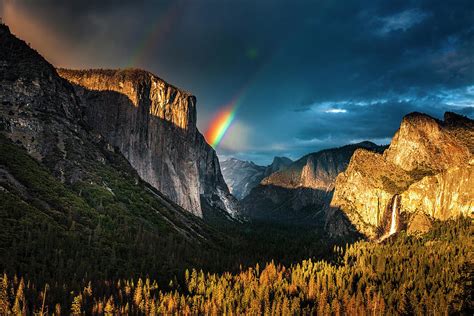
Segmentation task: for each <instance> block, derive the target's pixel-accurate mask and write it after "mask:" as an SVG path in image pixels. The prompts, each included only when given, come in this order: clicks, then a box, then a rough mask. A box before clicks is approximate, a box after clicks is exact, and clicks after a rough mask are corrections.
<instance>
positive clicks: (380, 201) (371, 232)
mask: <svg viewBox="0 0 474 316" xmlns="http://www.w3.org/2000/svg"><path fill="white" fill-rule="evenodd" d="M473 133H474V123H473V121H472V120H470V119H468V118H465V117H462V116H459V115H457V114H454V113H446V114H445V120H444V121H439V120H436V119H434V118H431V117H429V116H427V115H425V114H420V113H412V114H409V115H407V116H406V117H405V118H404V119H403V121H402V123H401V126H400V128H399V130H398V131H397V133H396V134H395V136H394V138H393V140H392V143H391V144H390V147H389V148H388V149H387V150H386V151H385V152H384V153H383V154H377V153H373V152H368V151H365V150H357V151H356V152H355V153H354V155H353V157H352V158H351V161H350V163H349V166H348V168H347V170H346V171H345V172H343V173H341V174H340V175H339V176H338V177H337V179H336V184H335V191H334V195H333V199H332V201H331V206H332V207H335V208H340V209H341V210H342V211H343V212H344V213H345V214H346V215H347V217H348V218H349V219H350V221H351V222H352V223H353V224H354V225H355V226H356V227H357V228H358V229H359V230H360V231H361V232H363V233H364V234H366V235H367V236H368V237H371V238H376V237H378V236H379V235H380V234H384V233H386V232H385V231H383V229H382V230H381V225H382V219H383V218H384V216H387V214H385V213H386V209H387V205H388V204H389V203H390V201H391V200H392V198H393V196H394V195H396V194H398V195H400V201H399V209H400V212H402V213H405V215H406V216H404V218H406V219H407V220H408V221H410V218H411V217H412V214H415V213H418V212H423V213H424V214H426V215H429V216H431V217H433V218H436V219H440V220H446V219H448V218H452V217H456V216H459V215H460V214H464V215H467V216H471V215H472V213H473V212H474V205H472V201H473V200H474V191H473V189H472V188H473V186H474V183H473V171H472V155H473V151H472V150H473V144H472V142H473V141H474V134H473Z"/></svg>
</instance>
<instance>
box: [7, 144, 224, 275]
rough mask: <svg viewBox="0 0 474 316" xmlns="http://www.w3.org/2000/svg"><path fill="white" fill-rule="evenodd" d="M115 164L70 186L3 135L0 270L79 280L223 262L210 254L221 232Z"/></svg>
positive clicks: (95, 167) (97, 168)
mask: <svg viewBox="0 0 474 316" xmlns="http://www.w3.org/2000/svg"><path fill="white" fill-rule="evenodd" d="M118 163H119V162H114V161H113V160H112V161H111V162H110V163H109V164H101V163H97V164H92V165H90V166H88V168H89V169H88V170H89V171H91V172H90V174H89V175H88V177H87V178H85V179H83V180H82V181H79V182H77V183H75V184H74V185H67V184H63V183H61V182H60V181H58V180H57V179H56V178H55V177H53V176H52V175H51V174H50V172H49V171H48V169H47V168H46V167H44V166H43V165H42V164H40V163H38V162H37V161H35V160H34V159H32V158H31V157H30V156H29V155H28V154H27V153H26V151H25V150H23V149H22V148H20V147H19V146H17V145H15V144H13V143H11V142H10V141H9V140H7V139H6V138H5V137H3V136H0V254H1V255H0V269H1V270H2V271H3V270H4V271H7V272H8V273H12V274H15V273H16V274H22V275H29V276H30V277H31V280H32V281H36V282H44V281H51V280H55V281H57V282H63V281H65V280H67V281H68V282H71V283H72V284H74V282H76V281H78V282H79V281H80V280H82V279H83V278H84V277H88V278H92V279H95V278H98V279H105V278H116V277H124V276H127V277H128V276H139V275H142V274H144V273H147V272H148V271H150V272H149V273H150V275H151V276H153V277H160V278H161V277H163V278H171V277H172V276H174V275H176V274H177V273H178V272H179V273H181V271H183V270H184V269H185V268H187V267H189V266H203V267H206V268H208V269H211V268H213V267H218V266H219V265H220V264H221V263H222V262H220V259H219V258H217V257H215V261H211V262H210V261H209V260H208V257H209V256H210V255H211V253H212V254H214V253H216V250H217V249H221V250H222V247H221V246H219V245H220V244H222V243H223V239H222V238H223V237H222V235H220V234H219V233H218V232H216V231H214V230H213V229H212V228H210V227H209V226H207V225H205V224H204V223H203V222H202V220H200V219H199V218H196V217H195V216H193V215H191V214H189V213H187V212H186V211H184V210H181V209H179V208H176V207H175V208H176V209H173V208H172V204H171V203H170V202H169V201H167V200H166V198H164V197H162V196H161V195H160V194H159V193H158V192H156V191H155V190H153V189H152V188H151V187H149V186H148V185H146V184H145V183H143V182H141V181H138V180H137V179H138V177H133V176H131V175H130V174H128V173H127V172H125V171H123V170H127V169H126V168H125V167H123V166H119V167H120V168H119V167H117V164H118ZM118 170H121V171H118ZM198 236H202V237H198ZM196 247H199V249H200V251H199V253H196V250H195V249H196ZM151 271H152V272H151Z"/></svg>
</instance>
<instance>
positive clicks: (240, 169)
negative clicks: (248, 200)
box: [221, 157, 292, 200]
mask: <svg viewBox="0 0 474 316" xmlns="http://www.w3.org/2000/svg"><path fill="white" fill-rule="evenodd" d="M291 163H292V161H291V159H289V158H286V157H275V158H273V162H272V163H271V164H270V165H268V166H266V167H264V166H259V165H256V164H254V163H253V162H251V161H242V160H239V159H235V158H231V159H228V160H226V161H223V162H222V163H221V167H222V175H223V176H224V180H225V181H226V183H227V185H228V186H229V189H230V192H231V193H232V195H234V196H235V197H236V198H237V199H239V200H241V199H243V198H244V197H246V196H247V195H248V194H249V193H250V190H252V189H253V188H254V187H256V186H257V185H258V184H259V183H260V181H262V179H263V178H265V177H267V176H269V175H270V174H272V173H274V172H277V171H280V170H283V169H285V168H286V167H287V166H288V165H290V164H291Z"/></svg>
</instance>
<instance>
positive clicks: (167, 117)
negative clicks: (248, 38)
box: [58, 69, 235, 216]
mask: <svg viewBox="0 0 474 316" xmlns="http://www.w3.org/2000/svg"><path fill="white" fill-rule="evenodd" d="M58 73H59V74H60V75H61V76H62V77H63V78H65V79H67V80H69V81H70V82H71V83H73V84H74V86H75V90H76V93H77V95H78V96H79V97H80V102H81V104H82V106H83V110H84V113H85V115H84V120H85V121H86V123H87V124H88V125H89V126H90V127H91V128H92V129H93V130H95V131H96V132H97V133H99V134H100V135H102V136H103V137H105V139H106V140H107V141H108V142H110V143H111V144H112V145H113V146H115V147H117V148H119V150H120V151H121V152H122V153H123V155H124V156H125V157H126V158H127V159H128V160H129V162H130V164H131V165H132V166H133V167H134V168H135V169H136V170H137V172H138V174H139V175H140V177H141V178H142V179H144V180H145V181H147V182H148V183H150V184H151V185H153V186H154V187H155V188H157V189H158V190H160V191H161V192H163V193H164V194H165V195H167V196H168V197H169V198H170V199H172V200H173V201H175V202H176V203H177V204H178V205H180V206H182V207H183V208H184V209H186V210H188V211H190V212H192V213H194V214H196V215H198V216H202V210H201V197H204V198H208V199H210V200H213V205H214V204H216V201H220V202H221V203H217V204H219V205H221V206H222V207H224V208H225V210H226V211H227V212H229V213H232V214H233V213H234V212H235V211H234V209H230V208H231V207H232V206H233V205H234V204H235V202H234V201H233V197H232V196H231V195H230V193H229V191H228V189H227V186H226V184H225V182H224V180H223V178H222V175H221V172H220V166H219V161H218V158H217V155H216V153H215V151H214V150H213V149H212V148H211V147H210V146H209V145H208V144H207V143H206V141H205V140H204V137H203V136H202V135H201V134H200V133H199V131H198V130H197V128H196V99H195V97H194V96H192V95H190V94H188V93H186V92H184V91H181V90H179V89H178V88H176V87H174V86H171V85H169V84H168V83H166V82H165V81H163V80H161V79H160V78H158V77H156V76H155V75H153V74H151V73H149V72H146V71H142V70H135V69H130V70H64V69H60V70H58ZM214 196H216V198H215V199H213V197H214ZM222 199H226V201H222ZM227 200H228V201H227Z"/></svg>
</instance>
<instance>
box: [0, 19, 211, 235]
mask: <svg viewBox="0 0 474 316" xmlns="http://www.w3.org/2000/svg"><path fill="white" fill-rule="evenodd" d="M116 97H119V96H118V95H117V96H116ZM0 102H1V103H0V137H1V145H2V150H7V149H8V150H12V149H11V148H13V149H14V151H15V152H18V155H19V156H20V155H21V156H22V157H23V156H26V157H28V158H24V159H23V163H25V165H20V167H19V168H15V167H18V166H16V165H15V163H17V162H16V161H11V160H9V157H8V155H6V154H8V153H4V154H5V157H2V158H3V159H4V162H2V163H0V175H1V177H0V192H2V194H3V196H2V198H5V200H2V202H5V203H7V202H8V200H9V199H16V200H18V201H21V203H20V204H22V205H23V206H24V207H25V210H32V209H34V210H35V211H38V213H40V214H43V215H41V216H46V218H47V221H51V223H50V224H51V225H53V226H54V225H59V226H61V229H64V230H65V231H68V230H69V229H72V230H74V227H76V229H77V231H79V230H81V231H82V229H84V230H85V231H86V233H89V234H91V233H92V232H97V234H99V235H100V233H99V232H100V231H102V227H101V225H103V223H101V221H102V220H103V221H110V222H108V223H109V224H110V223H112V222H113V223H114V224H117V223H116V222H114V221H116V220H117V217H120V216H125V215H124V214H126V216H130V218H131V220H132V221H134V223H135V224H136V225H138V224H137V223H141V224H140V225H144V226H146V228H145V230H146V231H149V232H151V233H152V234H156V235H155V236H162V235H163V236H171V235H176V234H177V235H183V236H186V238H189V239H198V240H202V237H203V236H204V235H203V234H206V233H205V232H204V231H205V229H206V228H203V227H205V225H203V222H202V221H200V220H199V219H198V218H196V217H195V216H193V215H192V214H190V213H189V212H186V211H185V210H183V209H182V208H181V207H180V206H179V205H176V203H174V202H173V201H172V200H170V199H168V198H167V197H166V196H164V195H163V194H162V193H161V192H159V191H158V190H156V189H154V188H153V187H151V186H150V185H148V184H146V183H145V182H144V181H142V179H141V178H140V177H139V175H138V174H137V173H136V171H135V170H134V169H133V168H132V166H131V165H130V164H129V163H128V161H127V160H126V159H125V157H124V156H123V155H122V154H121V152H120V151H118V150H116V149H115V148H114V147H113V146H112V145H111V144H110V143H109V142H107V141H106V140H104V138H103V137H102V136H101V135H100V134H98V133H96V132H94V131H93V130H91V128H90V126H89V125H88V124H87V123H86V121H85V116H84V109H83V108H82V106H81V105H82V103H81V99H80V98H79V97H78V95H77V94H76V91H75V89H74V87H73V86H72V85H71V84H70V83H69V82H68V81H66V80H64V79H63V78H61V77H60V76H59V75H58V73H57V71H56V69H55V68H54V67H53V66H52V65H51V64H49V63H48V62H47V61H46V60H45V59H44V58H43V57H42V56H41V55H40V54H38V53H37V52H36V51H35V50H33V49H32V48H30V47H29V46H28V45H27V44H26V43H25V42H23V41H22V40H20V39H18V38H16V37H15V36H14V35H13V34H11V32H10V30H9V28H8V27H7V26H6V25H3V24H0ZM96 115H99V114H98V113H96ZM117 115H119V114H117ZM189 117H192V115H190V116H189ZM184 120H185V118H183V121H184ZM5 148H7V149H5ZM12 151H13V150H12ZM23 151H24V154H23ZM31 157H32V158H34V159H35V160H34V161H35V162H36V163H30V162H29V160H28V159H31ZM18 159H19V157H18ZM25 161H26V162H28V163H29V164H28V165H27V164H26V162H25ZM37 174H40V175H41V177H37V176H36V175H37ZM47 180H48V182H46V181H47ZM43 182H44V183H49V184H54V185H55V187H54V188H53V187H47V185H46V184H43ZM124 192H125V193H124ZM64 195H65V196H64ZM112 205H113V207H112ZM7 206H8V205H7ZM2 207H6V206H5V205H4V204H2ZM5 209H8V208H7V207H6V208H5ZM137 209H138V210H139V211H137ZM15 212H16V213H18V214H20V213H21V212H23V211H22V210H20V209H15ZM15 212H13V213H8V216H17V215H15V214H16V213H15ZM23 213H25V214H26V213H27V212H23ZM25 214H23V215H24V216H25V218H26V217H28V216H33V213H32V214H26V215H25ZM98 214H101V215H100V216H102V217H101V218H102V219H101V220H99V217H100V216H99V215H98ZM63 217H64V218H65V219H63ZM58 218H60V219H61V220H62V221H61V222H60V223H55V221H57V220H58ZM124 218H125V217H122V218H121V220H122V222H120V220H118V222H120V223H122V224H123V220H124ZM127 218H128V217H127ZM59 226H58V227H59ZM63 226H64V227H63ZM119 226H120V224H117V227H119ZM55 227H56V226H55ZM70 227H71V228H70ZM110 227H112V224H110V226H109V227H108V228H110ZM137 227H138V226H137ZM123 237H125V236H123ZM159 238H162V237H159ZM159 238H158V239H159Z"/></svg>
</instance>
